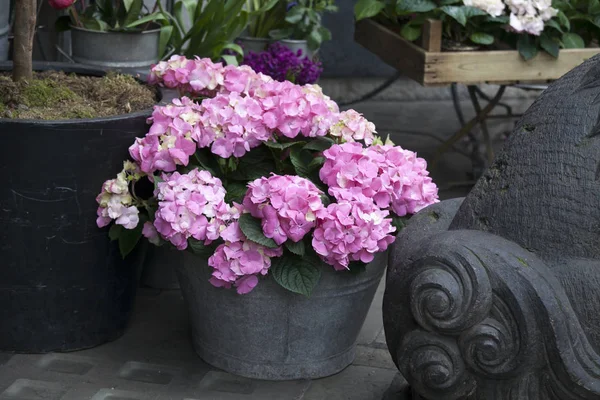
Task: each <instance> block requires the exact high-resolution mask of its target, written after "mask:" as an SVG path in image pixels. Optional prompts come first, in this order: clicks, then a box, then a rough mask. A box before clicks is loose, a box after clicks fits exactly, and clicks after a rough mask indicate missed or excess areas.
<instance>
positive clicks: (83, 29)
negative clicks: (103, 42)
mask: <svg viewBox="0 0 600 400" xmlns="http://www.w3.org/2000/svg"><path fill="white" fill-rule="evenodd" d="M69 26H70V27H71V29H73V30H76V31H82V32H90V33H97V34H126V35H145V34H150V33H159V32H160V28H156V29H150V30H147V31H139V32H131V31H96V30H93V29H87V28H81V27H79V26H73V25H69Z"/></svg>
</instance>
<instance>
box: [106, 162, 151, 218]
mask: <svg viewBox="0 0 600 400" xmlns="http://www.w3.org/2000/svg"><path fill="white" fill-rule="evenodd" d="M142 176H143V174H142V173H141V171H140V170H139V168H138V166H137V165H136V164H134V163H132V162H131V161H125V162H124V163H123V170H122V171H121V172H119V174H118V175H117V177H116V178H115V179H110V180H108V181H106V182H104V184H102V191H101V192H100V194H99V195H98V196H97V197H96V202H97V203H98V206H99V207H98V210H97V215H98V218H97V219H96V225H98V227H99V228H103V227H105V226H107V225H108V224H110V222H111V221H113V220H114V221H115V223H116V224H117V225H122V226H123V227H124V228H126V229H134V228H135V227H136V226H137V225H138V223H139V210H138V208H137V204H135V200H134V198H133V197H132V196H131V194H130V193H129V183H130V182H136V181H138V180H139V179H140V178H141V177H142Z"/></svg>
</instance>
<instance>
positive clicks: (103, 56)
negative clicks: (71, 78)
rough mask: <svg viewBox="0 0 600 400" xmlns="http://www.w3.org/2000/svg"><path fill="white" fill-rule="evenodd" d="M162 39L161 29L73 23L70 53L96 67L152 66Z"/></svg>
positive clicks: (156, 60)
mask: <svg viewBox="0 0 600 400" xmlns="http://www.w3.org/2000/svg"><path fill="white" fill-rule="evenodd" d="M0 1H1V0H0ZM159 39H160V29H153V30H149V31H144V32H101V31H93V30H89V29H84V28H78V27H72V28H71V54H72V58H73V60H74V61H75V62H78V63H80V64H86V65H93V66H95V67H102V68H143V67H150V65H152V64H156V63H157V62H158V60H159V54H158V43H159Z"/></svg>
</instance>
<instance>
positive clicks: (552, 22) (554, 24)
mask: <svg viewBox="0 0 600 400" xmlns="http://www.w3.org/2000/svg"><path fill="white" fill-rule="evenodd" d="M546 26H547V27H550V28H552V29H556V30H557V31H559V32H561V33H562V32H563V30H562V28H561V26H560V24H559V23H558V22H556V21H555V20H553V19H551V20H549V21H546Z"/></svg>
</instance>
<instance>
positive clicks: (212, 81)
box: [148, 55, 225, 96]
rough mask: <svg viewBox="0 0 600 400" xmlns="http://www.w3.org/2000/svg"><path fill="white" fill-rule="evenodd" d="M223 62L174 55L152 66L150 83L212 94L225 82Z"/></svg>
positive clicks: (182, 90)
mask: <svg viewBox="0 0 600 400" xmlns="http://www.w3.org/2000/svg"><path fill="white" fill-rule="evenodd" d="M224 79H225V78H224V76H223V64H221V63H216V64H215V63H213V62H212V61H211V60H210V59H209V58H199V57H197V58H196V59H195V60H190V59H187V58H186V57H185V56H179V55H174V56H172V57H171V58H170V59H169V60H168V61H161V62H159V63H158V64H156V65H155V66H153V67H152V69H151V71H150V76H149V77H148V83H150V84H151V85H160V86H165V87H167V88H169V89H179V90H180V92H181V93H186V92H187V93H193V94H195V95H206V96H211V95H214V94H215V93H216V91H217V90H219V89H220V88H221V87H222V86H223V84H224Z"/></svg>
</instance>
